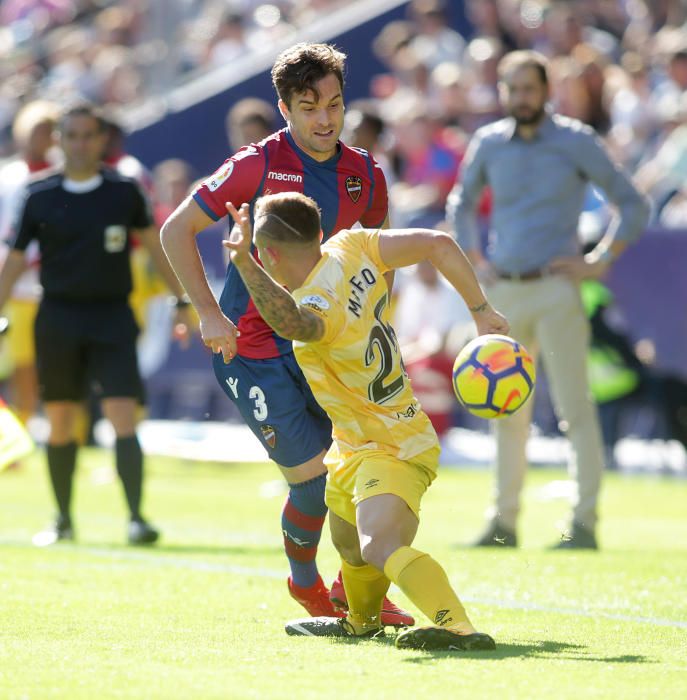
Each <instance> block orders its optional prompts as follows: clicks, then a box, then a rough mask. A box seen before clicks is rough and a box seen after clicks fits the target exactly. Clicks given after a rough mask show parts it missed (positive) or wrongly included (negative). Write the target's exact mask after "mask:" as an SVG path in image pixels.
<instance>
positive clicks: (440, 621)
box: [434, 610, 453, 626]
mask: <svg viewBox="0 0 687 700" xmlns="http://www.w3.org/2000/svg"><path fill="white" fill-rule="evenodd" d="M448 613H449V611H448V610H439V611H438V612H437V614H436V615H435V616H434V622H435V623H436V624H437V625H442V626H443V625H445V624H447V623H448V622H451V620H453V618H452V617H446V616H447V615H448Z"/></svg>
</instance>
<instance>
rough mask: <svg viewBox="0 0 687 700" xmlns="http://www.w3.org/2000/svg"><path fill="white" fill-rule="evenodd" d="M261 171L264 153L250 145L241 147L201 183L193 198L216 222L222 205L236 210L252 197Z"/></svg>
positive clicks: (220, 213) (255, 191) (262, 172)
mask: <svg viewBox="0 0 687 700" xmlns="http://www.w3.org/2000/svg"><path fill="white" fill-rule="evenodd" d="M264 171H265V153H264V150H263V149H262V148H259V147H257V146H254V145H250V146H245V147H244V148H242V149H241V150H240V151H238V152H237V153H235V154H234V155H233V156H232V157H231V158H228V159H227V160H225V161H224V163H222V165H220V167H219V168H218V169H217V170H216V171H215V172H214V173H213V174H212V175H210V177H208V178H206V179H205V180H203V182H202V183H201V184H200V185H199V186H198V187H197V188H196V190H195V191H194V193H193V199H194V200H195V201H196V203H197V204H198V206H200V208H201V209H202V210H203V211H204V212H205V213H206V214H207V215H208V216H209V217H210V218H211V219H212V220H213V221H219V220H220V219H222V218H223V217H225V216H226V215H227V209H226V207H225V202H232V203H233V204H234V205H235V206H236V207H239V206H240V205H241V204H243V203H244V202H251V201H252V200H253V199H254V198H255V195H256V194H257V192H258V188H259V187H260V183H261V182H262V179H263V176H264Z"/></svg>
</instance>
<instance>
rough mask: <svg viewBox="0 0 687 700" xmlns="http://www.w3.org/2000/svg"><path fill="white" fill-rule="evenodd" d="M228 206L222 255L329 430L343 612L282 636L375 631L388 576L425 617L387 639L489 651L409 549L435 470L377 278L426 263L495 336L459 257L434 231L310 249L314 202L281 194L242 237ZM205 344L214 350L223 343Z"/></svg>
mask: <svg viewBox="0 0 687 700" xmlns="http://www.w3.org/2000/svg"><path fill="white" fill-rule="evenodd" d="M227 211H228V212H229V213H230V214H231V216H232V217H233V219H234V221H235V226H234V228H233V230H232V233H231V236H230V240H229V241H226V242H225V245H226V246H227V248H228V249H229V251H230V254H231V258H232V262H233V264H234V265H236V267H237V269H238V271H239V272H240V274H241V277H242V278H243V280H244V282H245V283H246V287H247V288H248V290H249V292H250V294H251V297H252V299H253V301H254V303H255V305H256V306H257V308H258V310H259V311H260V313H261V315H262V317H263V318H264V319H265V320H266V321H267V323H269V325H270V326H272V328H273V329H274V330H275V331H276V332H277V333H279V334H280V335H281V336H283V337H285V338H290V339H292V340H293V341H294V342H293V344H294V352H295V354H296V358H297V360H298V363H299V365H300V367H301V369H302V370H303V373H304V374H305V377H306V378H307V380H308V383H309V384H310V387H311V388H312V391H313V394H314V395H315V397H316V399H317V400H318V402H319V403H320V405H321V406H322V407H323V408H324V409H325V410H326V411H327V413H328V414H329V416H330V418H331V420H332V424H333V444H332V446H331V448H330V449H329V452H328V453H327V457H326V459H325V463H326V464H327V469H328V474H329V478H328V482H327V491H326V502H327V505H328V506H329V509H330V526H331V531H332V539H333V542H334V545H335V546H336V548H337V550H338V551H339V553H340V555H341V557H342V560H343V566H342V572H343V581H344V587H345V589H346V594H347V596H348V605H349V611H348V615H347V617H346V618H343V619H342V618H327V617H321V618H306V619H302V620H295V621H293V622H290V623H288V624H287V626H286V631H287V633H289V634H295V635H313V636H339V637H341V636H346V637H373V636H379V635H381V634H383V627H382V626H381V623H380V611H381V604H382V600H383V598H384V596H385V595H386V592H387V589H388V587H389V583H390V581H393V582H394V583H395V584H396V585H397V586H398V587H399V588H400V589H401V590H402V591H403V592H404V593H405V594H406V595H407V596H408V598H409V599H410V600H412V601H413V602H414V603H415V605H417V607H418V608H419V609H420V610H422V612H423V613H424V614H425V615H427V617H428V618H429V619H430V620H431V622H432V626H429V627H422V628H412V629H410V630H407V631H406V632H403V633H402V634H400V635H399V636H398V637H397V639H396V646H397V647H399V648H416V649H461V650H477V649H493V648H494V646H495V644H494V640H493V639H492V638H491V637H490V636H489V635H487V634H483V633H480V632H477V631H476V630H475V628H474V627H473V625H472V623H471V622H470V620H469V618H468V616H467V614H466V612H465V609H464V608H463V605H462V604H461V602H460V600H459V599H458V596H457V595H456V593H455V592H454V590H453V588H452V587H451V585H450V583H449V581H448V578H447V576H446V573H445V572H444V570H443V568H442V567H441V566H440V565H439V564H438V563H437V562H436V561H435V560H434V559H432V558H431V557H430V556H429V555H428V554H425V553H424V552H421V551H419V550H417V549H414V548H413V547H412V546H411V545H412V543H413V539H414V537H415V534H416V532H417V528H418V523H419V513H420V500H421V498H422V496H423V494H424V492H425V491H426V489H427V487H428V486H429V485H430V484H431V482H432V481H433V480H434V477H435V476H436V470H437V465H438V461H439V443H438V440H437V437H436V433H435V432H434V429H433V428H432V425H431V423H430V421H429V419H428V418H427V416H426V415H425V413H424V412H423V411H422V409H421V407H420V406H419V404H418V402H417V400H416V399H415V397H414V396H413V393H412V390H411V387H410V384H409V381H408V378H407V376H406V374H405V371H404V367H403V361H402V359H401V355H400V352H399V347H398V343H397V341H396V336H395V334H394V331H393V329H392V328H391V326H390V325H389V290H388V287H387V285H386V282H385V281H384V277H383V275H384V273H385V272H387V271H389V270H392V269H395V268H398V267H404V266H406V265H412V264H414V263H417V262H419V261H420V260H429V261H430V262H431V263H432V264H433V265H434V266H435V267H436V268H437V269H438V270H439V271H440V272H441V273H442V274H443V275H444V277H446V279H447V280H448V281H449V282H450V283H451V284H452V285H453V286H454V287H455V289H456V290H457V292H458V293H459V294H460V295H461V296H462V297H463V299H465V301H466V303H467V305H468V307H469V308H470V310H471V312H472V314H473V316H474V319H475V323H476V324H477V330H478V332H479V333H480V334H483V333H504V334H505V333H508V323H507V321H506V319H505V318H504V317H503V316H501V314H499V313H498V312H497V311H495V310H494V309H493V308H492V307H491V306H490V305H489V303H488V301H487V300H486V298H485V296H484V292H483V291H482V289H481V287H480V285H479V283H478V282H477V279H476V277H475V275H474V272H473V270H472V267H471V265H470V263H469V262H468V260H467V258H466V257H465V255H464V254H463V252H462V250H461V249H460V248H459V246H458V245H457V244H456V243H455V241H454V240H453V239H452V238H451V237H450V236H449V235H447V234H445V233H441V232H439V231H431V230H427V229H400V230H387V231H383V230H379V231H369V230H365V229H360V230H354V231H342V232H340V233H339V234H338V235H337V236H335V237H333V238H332V239H330V240H329V241H327V242H326V243H325V244H324V245H321V233H320V231H321V227H320V217H319V210H318V208H317V205H316V204H315V202H314V201H313V200H312V199H310V198H308V197H306V196H305V195H302V194H299V193H292V192H290V193H281V194H276V195H267V196H265V197H262V198H261V199H259V200H258V202H257V203H256V206H255V211H254V216H255V226H254V228H255V234H254V238H253V236H252V235H251V222H250V213H249V207H248V205H247V204H243V205H242V206H241V208H240V209H238V210H237V209H236V208H235V207H234V206H233V205H232V204H231V203H227ZM253 243H254V246H253ZM256 253H257V255H259V259H260V262H261V263H262V267H261V266H260V264H259V263H258V261H257V260H256ZM281 285H284V286H283V287H282V286H281ZM284 287H286V288H284ZM287 290H289V291H287ZM205 341H206V343H207V344H208V345H210V346H211V347H212V349H213V351H214V352H221V351H222V350H223V349H225V350H226V343H227V342H228V341H229V339H228V338H222V337H218V338H206V339H205Z"/></svg>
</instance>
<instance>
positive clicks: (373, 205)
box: [360, 154, 389, 228]
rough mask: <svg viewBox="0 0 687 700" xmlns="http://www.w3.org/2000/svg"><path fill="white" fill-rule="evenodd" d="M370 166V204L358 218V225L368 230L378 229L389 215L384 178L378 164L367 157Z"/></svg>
mask: <svg viewBox="0 0 687 700" xmlns="http://www.w3.org/2000/svg"><path fill="white" fill-rule="evenodd" d="M367 157H368V158H369V159H370V163H371V164H372V173H371V177H372V187H373V190H372V202H370V206H369V207H368V209H367V211H366V212H365V213H364V214H363V215H362V216H361V217H360V223H361V224H362V225H363V226H367V227H369V228H379V227H380V226H381V225H382V224H383V223H384V221H385V220H386V217H387V215H388V214H389V192H388V189H387V186H386V178H385V177H384V172H383V171H382V168H381V167H380V165H379V163H378V162H377V161H376V160H375V159H374V158H373V157H372V155H371V154H368V156H367Z"/></svg>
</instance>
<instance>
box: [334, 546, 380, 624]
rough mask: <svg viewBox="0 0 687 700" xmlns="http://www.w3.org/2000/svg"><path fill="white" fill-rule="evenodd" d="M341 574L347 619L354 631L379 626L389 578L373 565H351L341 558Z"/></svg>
mask: <svg viewBox="0 0 687 700" xmlns="http://www.w3.org/2000/svg"><path fill="white" fill-rule="evenodd" d="M341 574H342V578H343V584H344V589H345V590H346V598H347V599H348V621H349V622H350V623H351V624H352V625H353V627H354V628H355V631H356V632H358V633H360V632H364V631H365V630H368V629H370V627H379V626H380V624H381V622H380V616H381V612H382V601H383V600H384V596H385V595H386V592H387V591H388V590H389V584H390V581H389V579H388V578H387V577H386V576H385V575H384V574H383V573H382V572H381V571H379V569H375V568H374V566H370V565H369V564H366V565H365V566H352V565H351V564H349V563H348V562H346V561H343V560H342V561H341Z"/></svg>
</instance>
